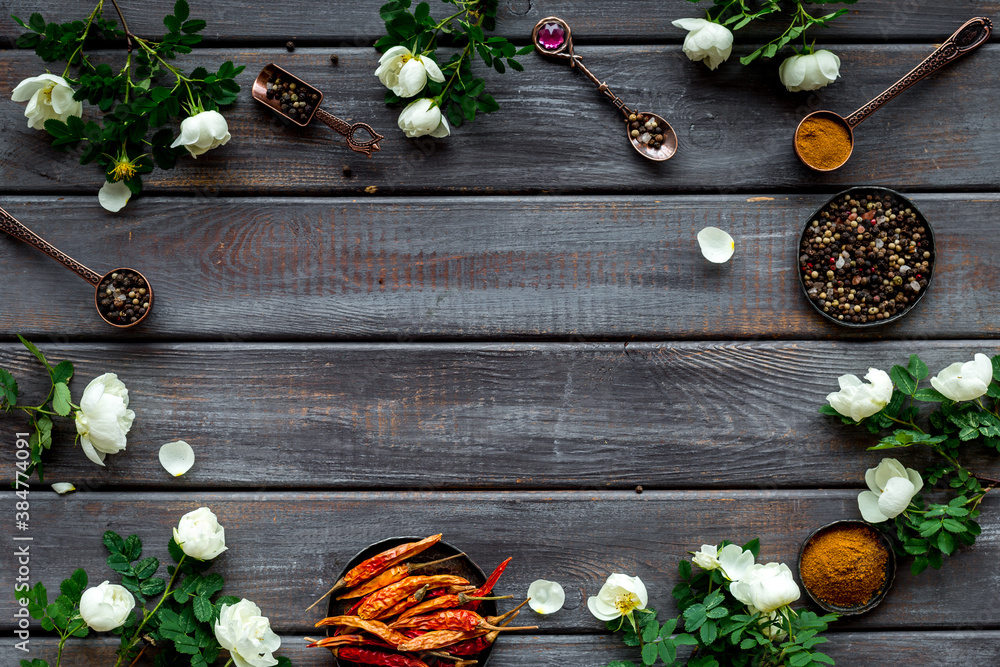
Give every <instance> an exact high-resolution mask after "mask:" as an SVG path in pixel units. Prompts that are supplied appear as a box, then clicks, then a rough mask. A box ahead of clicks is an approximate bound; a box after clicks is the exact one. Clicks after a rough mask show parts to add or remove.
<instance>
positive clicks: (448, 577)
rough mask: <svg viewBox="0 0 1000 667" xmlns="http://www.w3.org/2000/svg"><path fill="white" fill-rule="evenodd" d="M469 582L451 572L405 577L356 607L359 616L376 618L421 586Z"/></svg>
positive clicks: (370, 596) (373, 594)
mask: <svg viewBox="0 0 1000 667" xmlns="http://www.w3.org/2000/svg"><path fill="white" fill-rule="evenodd" d="M467 583H469V580H468V579H463V578H462V577H457V576H455V575H452V574H436V575H429V576H415V577H407V578H406V579H403V580H402V581H397V582H396V583H394V584H389V585H388V586H386V587H385V588H383V589H382V590H379V591H376V592H374V593H372V594H371V595H369V596H368V597H367V598H365V601H364V604H362V605H361V606H360V607H358V616H360V617H361V618H367V619H372V618H377V617H378V616H379V615H381V614H382V612H384V611H386V610H388V609H389V608H391V607H393V606H394V605H396V604H398V603H400V602H402V601H403V600H405V599H406V598H407V597H409V596H410V595H412V594H413V593H415V592H416V591H417V590H418V589H420V588H422V587H423V586H432V587H437V586H450V585H461V584H467Z"/></svg>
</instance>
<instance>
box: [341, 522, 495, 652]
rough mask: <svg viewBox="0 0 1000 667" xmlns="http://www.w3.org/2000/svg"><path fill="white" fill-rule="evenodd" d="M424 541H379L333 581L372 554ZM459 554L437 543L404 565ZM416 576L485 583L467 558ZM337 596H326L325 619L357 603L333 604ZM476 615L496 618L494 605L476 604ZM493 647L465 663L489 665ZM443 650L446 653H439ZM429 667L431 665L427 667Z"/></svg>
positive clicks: (445, 544) (476, 568)
mask: <svg viewBox="0 0 1000 667" xmlns="http://www.w3.org/2000/svg"><path fill="white" fill-rule="evenodd" d="M422 539H424V538H423V537H391V538H389V539H387V540H382V541H381V542H378V543H376V544H373V545H371V546H370V547H368V548H366V549H364V550H362V551H361V552H359V553H358V555H357V556H355V557H354V558H352V559H351V560H350V561H349V562H348V563H347V565H345V566H344V569H343V570H341V571H340V574H339V575H337V577H336V579H334V581H339V580H340V578H341V577H343V576H344V575H345V574H347V572H348V571H349V570H350V569H351V568H353V567H354V566H356V565H359V564H360V563H361V562H362V561H365V560H368V559H369V558H371V557H372V556H374V555H376V554H380V553H382V552H383V551H386V550H387V549H392V548H393V547H397V546H399V545H400V544H406V543H407V542H418V541H420V540H422ZM460 553H462V551H461V549H456V548H455V547H453V546H452V545H450V544H448V543H447V542H438V543H437V544H435V545H434V546H432V547H431V548H430V549H428V550H427V551H424V552H423V553H420V554H417V555H416V556H414V557H413V558H411V559H410V560H409V561H408V562H411V563H413V564H417V563H427V562H430V561H432V560H440V559H442V558H448V557H449V556H454V555H456V554H460ZM420 574H422V575H423V574H427V575H433V574H454V575H456V576H459V577H465V578H466V579H468V580H469V581H470V582H471V583H472V584H474V585H475V586H482V585H483V584H485V583H486V574H485V573H484V572H483V571H482V569H480V567H479V566H478V565H476V564H475V563H474V562H473V561H472V559H471V558H469V557H468V556H462V557H461V558H456V559H454V560H449V561H446V562H444V563H440V564H439V565H434V566H432V567H429V568H427V569H425V570H421V572H420ZM336 596H337V594H336V593H335V594H334V595H331V596H330V605H329V607H328V609H327V616H340V615H341V614H343V613H344V612H345V611H347V609H349V608H350V607H351V606H352V605H353V604H354V603H355V602H357V600H337V599H336ZM479 613H480V614H482V615H483V616H497V615H498V614H497V603H496V602H495V601H494V600H484V601H483V602H482V603H480V606H479ZM332 632H333V628H330V627H328V628H327V630H326V634H327V636H330V635H331V634H332ZM495 645H496V644H495V643H494V644H490V646H489V647H488V648H487V649H485V650H484V651H483V652H482V653H480V654H478V655H474V656H469V658H468V659H469V660H478V661H479V665H480V666H481V667H483V666H485V665H486V663H487V662H489V659H490V656H491V655H492V654H493V647H494V646H495ZM442 650H447V649H442ZM336 663H337V665H338V666H339V667H367V666H365V665H359V664H358V663H356V662H348V661H347V660H341V659H339V658H337V660H336ZM428 664H431V665H433V664H434V663H433V662H431V663H428ZM440 664H441V665H442V667H447V665H450V664H451V663H445V662H441V663H440Z"/></svg>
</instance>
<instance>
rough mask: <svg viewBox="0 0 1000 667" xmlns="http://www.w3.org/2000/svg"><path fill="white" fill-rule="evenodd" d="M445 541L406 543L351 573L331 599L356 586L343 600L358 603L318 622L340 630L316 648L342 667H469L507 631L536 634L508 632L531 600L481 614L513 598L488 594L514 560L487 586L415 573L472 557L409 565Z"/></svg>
mask: <svg viewBox="0 0 1000 667" xmlns="http://www.w3.org/2000/svg"><path fill="white" fill-rule="evenodd" d="M440 540H441V535H433V536H431V537H429V538H426V539H424V540H420V541H419V542H408V543H406V544H402V545H399V546H397V547H394V548H392V549H389V550H387V551H383V552H382V553H380V554H377V555H375V556H373V557H371V558H369V559H367V560H365V561H363V562H362V563H361V564H359V565H358V566H357V567H354V568H352V569H351V570H350V571H348V572H347V574H345V575H344V576H343V577H342V578H341V579H340V580H339V581H338V582H337V583H336V584H334V587H333V589H331V591H330V592H329V593H327V595H329V594H330V593H334V592H337V591H343V590H344V589H348V590H346V591H344V592H342V593H340V594H339V595H338V596H337V599H338V600H352V599H356V600H357V601H356V602H354V603H353V604H352V605H351V606H349V607H348V608H347V609H345V610H344V611H343V613H341V615H339V616H331V617H328V618H324V619H323V620H322V621H320V622H319V623H317V624H316V625H317V627H319V626H326V627H333V628H334V631H333V634H332V635H331V636H329V637H327V638H326V639H321V640H309V641H310V644H309V646H310V647H321V648H327V649H329V650H330V651H331V652H332V653H333V654H334V656H336V657H337V659H338V662H339V663H340V664H345V663H354V664H358V665H381V666H382V667H428V664H429V663H430V664H435V663H437V662H438V661H444V663H443V664H447V665H451V666H453V667H462V666H463V665H473V664H476V661H475V659H474V658H475V657H476V656H477V655H478V654H479V653H481V652H482V651H484V650H486V649H487V648H489V647H490V646H491V645H492V644H493V642H494V641H496V638H497V636H498V635H499V633H500V632H501V631H504V630H529V629H534V627H532V628H511V627H507V626H508V624H509V623H510V622H511V621H512V620H513V619H514V617H515V616H517V614H518V613H520V609H521V607H523V606H524V605H525V604H527V600H525V601H524V602H523V603H521V604H520V605H518V606H517V607H516V608H514V609H512V610H511V611H509V612H507V613H506V614H503V615H501V616H482V615H480V614H479V613H478V611H477V610H478V608H479V605H480V604H481V603H482V602H483V601H484V600H498V599H506V598H510V597H511V596H509V595H508V596H505V597H504V598H497V597H486V596H488V595H489V593H490V592H491V591H492V590H493V588H494V587H495V586H496V584H497V581H498V580H499V579H500V576H501V575H502V574H503V572H504V570H505V569H506V567H507V564H508V563H510V560H511V559H510V558H508V559H507V560H505V561H504V562H503V563H501V564H500V565H499V566H498V567H497V568H496V570H494V571H493V574H491V575H490V576H489V578H487V580H486V582H485V583H484V584H483V585H482V586H479V587H476V586H474V585H472V584H471V583H470V582H469V581H468V579H465V578H464V577H462V576H459V575H456V574H432V575H420V574H414V572H415V571H418V570H420V569H423V568H426V567H430V566H436V565H439V564H440V563H443V562H445V561H451V560H452V559H454V558H456V557H459V556H461V557H464V555H465V554H458V556H452V557H450V558H444V559H440V560H436V561H431V562H429V563H411V562H405V561H408V560H409V559H410V558H412V557H414V556H416V555H418V554H420V553H423V552H424V551H426V550H427V549H429V548H431V547H432V546H434V545H435V544H437V543H438V542H439V541H440ZM323 597H326V596H323ZM322 599H323V598H320V600H322ZM317 602H318V601H317ZM313 606H315V605H313Z"/></svg>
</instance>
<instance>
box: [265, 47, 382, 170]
mask: <svg viewBox="0 0 1000 667" xmlns="http://www.w3.org/2000/svg"><path fill="white" fill-rule="evenodd" d="M252 94H253V98H254V99H255V100H257V101H258V102H260V103H261V104H263V105H264V106H266V107H268V108H269V109H271V110H272V111H275V112H276V113H278V114H279V115H280V116H282V117H283V118H286V119H288V120H290V121H291V122H293V123H295V124H296V125H298V126H299V127H305V126H306V125H308V124H309V123H310V122H312V120H313V119H314V118H315V119H317V120H319V121H320V122H322V123H325V124H327V125H329V126H330V127H331V128H333V129H334V131H336V132H337V133H338V134H341V135H343V136H344V137H346V138H347V145H348V146H349V147H350V149H351V150H352V151H354V152H356V153H364V154H365V155H367V156H368V157H369V158H370V157H371V156H372V153H375V152H378V151H380V150H382V147H381V146H379V142H380V141H382V140H383V139H384V138H385V137H383V136H382V135H381V134H379V133H378V132H376V131H375V130H373V129H372V126H371V125H368V124H367V123H354V124H351V123H348V122H347V121H345V120H342V119H340V118H337V117H336V116H334V115H333V114H332V113H330V112H328V111H326V110H325V109H321V108H320V106H319V105H320V104H321V103H322V102H323V93H322V92H321V91H319V90H318V89H317V88H315V87H314V86H310V85H309V84H308V83H306V82H305V81H303V80H302V79H300V78H298V77H296V76H294V75H292V74H290V73H289V72H287V71H285V70H283V69H282V68H280V67H278V66H277V65H275V64H274V63H271V64H270V65H268V66H267V67H265V68H264V69H263V70H261V72H260V74H259V75H257V79H256V80H255V81H254V82H253V91H252ZM360 131H365V132H367V133H368V135H369V136H370V137H371V138H370V139H364V138H363V137H364V135H362V136H361V137H355V134H357V133H358V132H360Z"/></svg>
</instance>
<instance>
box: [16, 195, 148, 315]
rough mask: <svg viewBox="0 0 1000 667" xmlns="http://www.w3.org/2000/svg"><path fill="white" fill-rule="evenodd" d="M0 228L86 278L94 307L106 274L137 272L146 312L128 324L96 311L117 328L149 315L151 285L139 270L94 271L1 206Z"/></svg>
mask: <svg viewBox="0 0 1000 667" xmlns="http://www.w3.org/2000/svg"><path fill="white" fill-rule="evenodd" d="M0 230H3V231H5V232H7V233H8V234H10V235H11V236H13V237H14V238H16V239H17V240H19V241H23V242H24V243H27V244H28V245H30V246H32V247H33V248H36V249H38V250H41V251H42V252H44V253H45V254H46V255H48V256H49V257H51V258H52V259H54V260H56V261H57V262H59V263H60V264H62V265H63V266H65V267H66V268H67V269H69V270H70V271H73V272H74V273H76V274H77V275H78V276H80V277H81V278H83V279H84V280H86V281H87V282H88V283H90V284H91V285H93V286H94V307H95V308H97V305H98V297H99V294H98V293H97V290H98V289H99V288H100V285H101V283H102V282H103V281H104V279H105V278H107V277H108V276H110V275H111V274H112V273H117V272H120V271H132V272H134V273H137V274H138V275H140V276H142V279H143V280H145V281H146V285H147V288H148V290H149V294H148V303H149V307H148V308H147V309H146V312H145V313H143V315H142V316H141V317H139V318H138V320H136V321H135V322H130V323H128V324H118V323H116V322H111V321H110V320H108V319H107V318H106V317H105V316H104V313H102V312H101V309H100V308H97V312H98V314H100V316H101V319H103V320H104V321H105V322H107V323H108V324H110V325H111V326H113V327H117V328H119V329H127V328H129V327H134V326H135V325H137V324H139V322H142V321H143V320H144V319H146V317H147V316H148V315H149V313H150V312H151V311H152V310H153V286H152V285H150V283H149V280H146V276H143V275H142V273H140V272H139V271H136V270H135V269H130V268H127V267H122V268H118V269H114V270H113V271H109V272H108V273H106V274H104V275H101V274H100V273H98V272H96V271H94V270H93V269H90V268H87V267H86V266H84V265H83V264H81V263H80V262H78V261H76V260H75V259H73V258H72V257H70V256H69V255H67V254H66V253H64V252H63V251H62V250H59V248H57V247H55V246H54V245H52V244H51V243H49V242H48V241H46V240H45V239H43V238H42V237H41V236H39V235H38V234H36V233H35V232H33V231H31V230H30V229H28V228H27V227H25V226H24V225H23V224H21V222H20V221H19V220H17V219H16V218H15V217H14V216H12V215H11V214H10V213H8V212H7V211H5V210H3V209H2V208H0Z"/></svg>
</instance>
